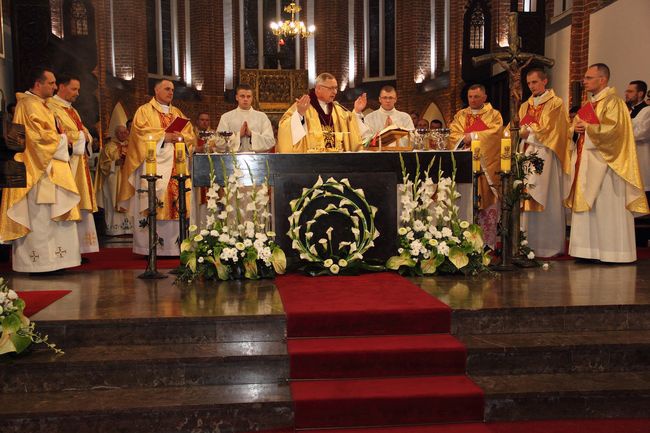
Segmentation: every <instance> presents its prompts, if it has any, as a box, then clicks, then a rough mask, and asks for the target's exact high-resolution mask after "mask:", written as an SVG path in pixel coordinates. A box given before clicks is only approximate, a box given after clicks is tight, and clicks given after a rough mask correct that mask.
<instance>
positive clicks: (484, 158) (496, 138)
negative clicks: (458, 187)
mask: <svg viewBox="0 0 650 433" xmlns="http://www.w3.org/2000/svg"><path fill="white" fill-rule="evenodd" d="M472 111H475V113H473V112H472ZM477 125H480V126H477ZM502 128H503V119H502V118H501V113H499V112H498V111H497V110H495V109H494V108H492V105H491V104H490V103H485V104H484V105H483V107H482V108H481V109H479V110H472V109H471V108H469V107H468V108H465V109H462V110H460V111H459V112H458V113H456V115H455V116H454V120H452V122H451V124H450V125H449V129H450V130H451V133H450V135H449V143H450V146H452V149H453V147H454V146H455V145H456V143H458V141H459V140H461V139H462V138H463V137H464V136H465V134H466V133H469V132H471V133H476V134H477V135H478V139H479V140H480V141H481V167H482V168H483V170H484V171H485V176H481V177H480V178H479V185H478V187H479V194H480V195H481V207H480V208H481V210H483V209H487V208H488V207H490V206H491V205H493V204H494V203H496V200H497V197H496V195H495V194H494V192H493V191H492V189H491V188H490V185H491V186H492V187H494V188H495V189H496V190H497V191H498V190H499V187H500V185H501V179H500V178H499V176H498V175H497V172H498V171H499V170H500V168H501V166H500V165H501V158H500V153H501V133H502Z"/></svg>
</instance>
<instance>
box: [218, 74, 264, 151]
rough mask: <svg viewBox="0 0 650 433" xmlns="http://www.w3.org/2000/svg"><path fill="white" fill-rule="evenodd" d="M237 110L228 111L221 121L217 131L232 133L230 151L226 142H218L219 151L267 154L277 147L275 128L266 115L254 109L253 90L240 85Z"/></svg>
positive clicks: (236, 96)
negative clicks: (226, 146)
mask: <svg viewBox="0 0 650 433" xmlns="http://www.w3.org/2000/svg"><path fill="white" fill-rule="evenodd" d="M235 100H237V108H235V109H234V110H231V111H228V112H226V113H224V114H223V115H222V116H221V119H219V126H217V131H230V132H232V133H233V135H232V136H231V137H230V140H229V145H228V149H226V148H225V144H226V143H225V140H219V141H218V142H217V151H222V152H223V151H230V152H267V151H269V150H270V149H271V148H272V147H273V146H275V136H274V135H273V126H271V121H270V120H269V118H268V116H267V115H266V113H262V112H261V111H257V110H255V109H254V108H253V88H252V87H251V86H249V85H248V84H240V85H238V86H237V88H236V89H235Z"/></svg>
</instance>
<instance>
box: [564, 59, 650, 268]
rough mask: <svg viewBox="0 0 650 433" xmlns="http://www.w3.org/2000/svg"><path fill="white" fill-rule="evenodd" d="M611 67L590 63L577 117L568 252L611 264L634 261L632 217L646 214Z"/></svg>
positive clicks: (632, 146)
mask: <svg viewBox="0 0 650 433" xmlns="http://www.w3.org/2000/svg"><path fill="white" fill-rule="evenodd" d="M609 77H610V71H609V67H607V65H605V64H603V63H596V64H593V65H591V66H590V67H589V68H588V69H587V71H586V72H585V76H584V79H583V84H584V87H585V90H586V91H587V92H588V96H589V97H588V100H587V102H586V103H585V104H584V105H583V106H582V108H580V110H579V111H578V114H577V116H576V118H575V119H574V127H575V131H576V132H578V133H579V134H580V137H579V139H578V143H577V148H576V151H575V152H574V154H573V155H572V159H571V164H572V165H571V175H572V179H573V183H572V185H571V190H570V194H569V197H568V198H567V200H566V201H565V204H566V205H567V206H568V207H569V208H571V211H572V213H571V237H570V240H569V254H570V255H572V256H573V257H576V258H580V259H587V260H596V261H598V260H599V261H601V262H611V263H630V262H634V261H635V260H636V242H635V234H634V215H635V214H638V215H642V214H647V213H649V212H650V211H649V210H648V201H647V199H646V196H645V193H644V188H643V181H642V179H641V173H640V170H639V162H638V160H637V154H636V146H635V143H634V135H633V131H632V122H631V120H630V114H629V113H628V109H627V106H626V105H625V102H624V101H623V100H622V99H621V98H620V97H618V96H617V95H616V90H615V89H613V88H611V87H609V85H608V83H609Z"/></svg>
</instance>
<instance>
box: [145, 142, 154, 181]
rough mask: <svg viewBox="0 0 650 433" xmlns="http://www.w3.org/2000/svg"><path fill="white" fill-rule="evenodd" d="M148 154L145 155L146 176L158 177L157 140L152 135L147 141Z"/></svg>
mask: <svg viewBox="0 0 650 433" xmlns="http://www.w3.org/2000/svg"><path fill="white" fill-rule="evenodd" d="M146 146H147V149H146V150H147V152H146V154H145V166H144V174H146V175H147V176H155V175H156V140H154V139H153V137H152V136H151V135H150V136H148V137H147V140H146Z"/></svg>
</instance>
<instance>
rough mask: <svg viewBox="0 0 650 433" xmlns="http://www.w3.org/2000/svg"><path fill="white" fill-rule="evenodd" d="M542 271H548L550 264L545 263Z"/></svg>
mask: <svg viewBox="0 0 650 433" xmlns="http://www.w3.org/2000/svg"><path fill="white" fill-rule="evenodd" d="M542 269H544V270H545V271H548V262H545V263H544V264H543V265H542Z"/></svg>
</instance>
